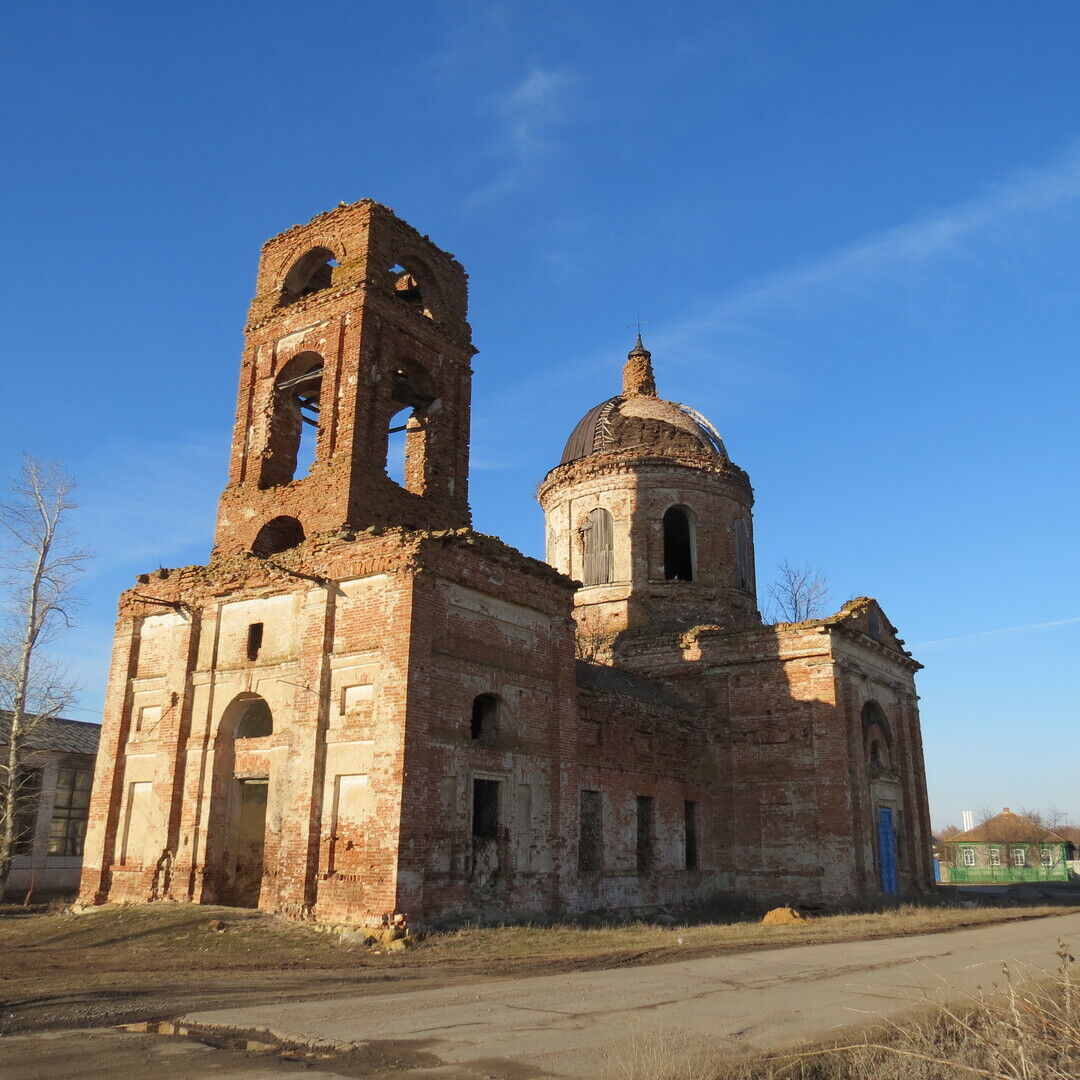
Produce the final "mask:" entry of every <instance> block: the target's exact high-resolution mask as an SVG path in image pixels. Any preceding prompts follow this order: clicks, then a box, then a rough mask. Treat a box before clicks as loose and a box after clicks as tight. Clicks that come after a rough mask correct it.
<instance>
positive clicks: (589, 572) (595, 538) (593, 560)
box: [581, 506, 615, 585]
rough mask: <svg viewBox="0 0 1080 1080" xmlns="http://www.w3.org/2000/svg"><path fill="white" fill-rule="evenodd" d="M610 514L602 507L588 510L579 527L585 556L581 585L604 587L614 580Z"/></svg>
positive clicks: (613, 545) (613, 553)
mask: <svg viewBox="0 0 1080 1080" xmlns="http://www.w3.org/2000/svg"><path fill="white" fill-rule="evenodd" d="M613 531H614V530H613V527H612V519H611V514H610V513H609V512H608V511H607V510H605V509H604V508H603V507H602V506H597V507H595V508H594V509H592V510H590V511H589V513H588V514H587V515H586V517H585V521H584V523H583V524H582V526H581V540H582V547H583V549H584V555H585V566H584V571H583V576H582V579H581V580H582V583H583V584H585V585H606V584H607V583H608V582H611V581H614V580H615V550H614V549H615V542H614V539H613V535H612V534H613Z"/></svg>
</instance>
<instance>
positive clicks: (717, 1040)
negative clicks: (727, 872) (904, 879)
mask: <svg viewBox="0 0 1080 1080" xmlns="http://www.w3.org/2000/svg"><path fill="white" fill-rule="evenodd" d="M1061 939H1064V940H1066V941H1069V942H1071V943H1073V944H1076V943H1080V915H1077V914H1073V915H1065V916H1061V917H1058V918H1046V919H1038V920H1033V921H1030V922H1017V923H1005V924H999V925H994V926H989V927H984V928H980V929H973V930H962V931H954V932H949V933H941V934H932V935H921V936H913V937H905V938H896V939H888V940H878V941H867V942H852V943H843V944H828V945H810V946H800V947H795V948H787V949H777V950H766V951H760V952H754V953H742V954H735V955H730V956H723V957H711V958H707V959H696V960H685V961H678V962H675V963H668V964H660V965H656V966H652V967H646V968H637V969H625V968H624V969H619V970H614V971H592V972H580V973H570V974H564V975H547V976H539V977H531V978H518V979H510V980H502V981H499V982H486V983H475V984H472V985H468V986H464V987H455V988H441V989H428V990H418V991H412V992H404V993H391V994H383V995H380V996H378V997H372V996H369V995H364V996H351V997H337V998H334V999H332V1000H320V1001H307V1002H292V1003H282V1002H277V1003H274V1004H262V1005H258V1006H250V1007H249V1006H245V1007H238V1008H231V1009H217V1010H213V1011H206V1012H200V1013H194V1014H191V1015H189V1016H187V1017H186V1018H184V1020H183V1021H181V1023H184V1024H187V1025H190V1026H191V1027H193V1028H196V1029H197V1030H200V1031H204V1032H205V1031H207V1030H209V1031H212V1032H219V1033H221V1037H222V1039H223V1040H224V1041H226V1042H227V1043H228V1046H227V1048H225V1049H210V1048H207V1047H206V1046H204V1045H196V1044H195V1043H193V1042H192V1041H190V1039H181V1038H166V1037H162V1036H154V1035H128V1034H120V1033H113V1032H84V1033H81V1034H78V1035H76V1034H74V1033H68V1034H64V1035H52V1036H47V1035H35V1036H13V1037H10V1038H8V1039H5V1040H4V1041H3V1044H0V1047H2V1050H3V1059H2V1060H3V1064H0V1078H2V1080H60V1078H61V1077H68V1076H74V1075H77V1076H79V1077H85V1078H86V1080H91V1078H96V1077H99V1076H100V1077H102V1078H104V1077H112V1076H117V1075H123V1076H125V1077H126V1078H128V1080H136V1078H137V1077H141V1076H144V1075H145V1076H150V1075H155V1076H158V1077H160V1076H162V1075H168V1076H169V1077H170V1078H177V1080H182V1078H184V1077H192V1078H196V1077H199V1078H201V1077H219V1078H222V1080H225V1078H227V1080H255V1078H256V1077H272V1076H301V1075H302V1076H304V1077H307V1078H308V1080H317V1078H320V1077H341V1076H356V1077H361V1076H366V1077H372V1078H375V1077H379V1078H382V1077H404V1078H408V1080H421V1078H436V1077H438V1078H447V1080H479V1078H482V1077H488V1078H505V1080H526V1078H529V1077H541V1076H555V1077H567V1078H573V1077H577V1078H584V1077H588V1078H592V1080H595V1078H597V1077H602V1076H605V1075H618V1074H619V1073H618V1070H619V1067H620V1066H619V1063H620V1061H621V1060H623V1059H624V1058H625V1057H626V1056H627V1054H632V1053H633V1049H632V1047H633V1044H634V1043H635V1042H638V1043H641V1044H643V1045H644V1044H650V1043H651V1044H655V1042H656V1041H657V1039H658V1037H661V1036H662V1037H675V1038H676V1039H685V1040H690V1041H704V1042H707V1043H708V1044H709V1045H711V1047H712V1048H713V1049H715V1050H716V1051H717V1052H739V1051H746V1050H751V1049H761V1048H771V1047H782V1046H787V1045H793V1044H797V1043H800V1042H803V1041H806V1040H808V1039H817V1038H820V1037H825V1036H828V1035H829V1034H833V1033H837V1032H839V1031H840V1030H841V1029H842V1028H844V1027H848V1026H851V1025H853V1024H859V1023H865V1022H866V1021H867V1020H871V1019H874V1018H875V1017H881V1016H895V1015H896V1014H898V1013H900V1012H903V1011H904V1010H907V1009H909V1008H910V1007H911V1006H912V1005H913V1004H917V1003H919V1002H920V1001H922V1000H924V998H925V996H926V995H928V994H929V995H936V996H938V997H943V996H956V995H957V994H958V993H959V991H960V990H974V989H975V988H977V987H983V988H990V987H991V986H992V985H993V984H994V983H995V982H997V981H999V980H1000V979H1001V964H1002V963H1003V962H1004V961H1010V962H1012V963H1016V962H1019V963H1023V964H1028V965H1035V966H1039V967H1044V968H1048V967H1052V966H1053V964H1054V955H1053V954H1054V951H1055V949H1056V948H1057V945H1058V941H1059V940H1061ZM237 1031H243V1032H247V1033H249V1034H248V1035H246V1036H245V1037H244V1038H245V1039H255V1040H256V1041H257V1042H265V1043H267V1044H272V1043H275V1042H276V1041H277V1039H284V1040H285V1041H286V1042H289V1043H295V1044H307V1045H308V1046H309V1047H310V1046H312V1045H314V1047H315V1048H314V1049H313V1050H309V1051H308V1053H309V1055H311V1056H309V1057H308V1058H307V1059H303V1058H302V1054H301V1053H300V1052H299V1051H297V1052H295V1053H294V1055H293V1057H294V1058H295V1060H292V1061H290V1060H282V1057H281V1055H280V1053H275V1052H274V1048H273V1046H271V1045H267V1046H263V1047H259V1046H256V1047H255V1048H254V1049H246V1046H247V1043H246V1042H245V1041H244V1039H241V1040H240V1041H238V1042H235V1041H234V1042H229V1041H228V1039H227V1036H229V1035H230V1034H231V1033H234V1032H237ZM259 1031H263V1032H272V1033H273V1035H252V1034H250V1033H252V1032H259ZM50 1040H51V1041H50ZM65 1040H79V1043H78V1045H76V1044H75V1043H71V1042H68V1043H67V1044H66V1045H65ZM230 1047H231V1048H230ZM80 1048H81V1049H82V1051H83V1052H82V1054H81V1056H80V1053H79V1050H80ZM319 1054H323V1055H325V1056H318V1055H319ZM63 1068H66V1069H67V1071H66V1072H65V1071H60V1070H62V1069H63Z"/></svg>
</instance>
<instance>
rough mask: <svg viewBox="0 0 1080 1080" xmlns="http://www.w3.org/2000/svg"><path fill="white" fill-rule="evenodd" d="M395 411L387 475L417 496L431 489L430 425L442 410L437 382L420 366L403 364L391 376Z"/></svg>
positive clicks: (390, 427)
mask: <svg viewBox="0 0 1080 1080" xmlns="http://www.w3.org/2000/svg"><path fill="white" fill-rule="evenodd" d="M390 396H391V400H392V403H393V406H394V412H393V414H392V415H391V417H390V423H389V425H388V427H387V432H386V475H387V476H389V477H390V479H391V480H393V481H394V482H395V483H396V484H399V485H400V486H401V487H403V488H405V490H406V491H411V492H413V494H415V495H423V494H424V492H425V490H426V488H427V454H428V425H429V423H430V420H431V415H432V414H433V413H434V412H437V411H438V407H439V399H438V394H437V391H436V388H435V383H434V380H433V379H432V378H431V376H430V374H428V372H427V371H425V370H424V369H423V368H422V367H420V365H419V364H415V363H412V362H410V361H407V360H402V361H399V362H398V363H397V364H396V365H395V366H394V370H393V374H392V376H391V386H390Z"/></svg>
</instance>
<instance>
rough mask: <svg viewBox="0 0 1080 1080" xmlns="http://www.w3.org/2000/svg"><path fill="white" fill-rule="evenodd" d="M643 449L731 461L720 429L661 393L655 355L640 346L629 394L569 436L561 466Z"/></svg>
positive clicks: (629, 375) (630, 368) (628, 374)
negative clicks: (658, 395)
mask: <svg viewBox="0 0 1080 1080" xmlns="http://www.w3.org/2000/svg"><path fill="white" fill-rule="evenodd" d="M622 451H625V452H628V453H629V452H638V453H640V454H641V455H642V456H646V457H676V458H680V457H687V456H690V457H696V458H699V457H701V456H702V455H705V456H708V457H711V458H713V459H719V460H721V461H727V460H728V455H727V450H725V448H724V442H723V440H722V439H721V438H720V433H719V432H718V431H717V430H716V428H715V427H713V425H712V424H711V423H710V422H709V421H708V420H707V419H706V418H705V417H704V416H702V415H701V413H699V412H698V411H697V410H696V409H692V408H690V406H688V405H680V404H678V403H677V402H674V401H665V400H664V399H663V398H659V397H657V396H656V383H655V381H654V380H653V373H652V355H651V353H649V351H648V350H647V349H646V348H645V347H644V345H642V343H641V337H640V335H639V336H638V340H637V344H636V345H635V346H634V348H633V349H632V350H631V352H630V355H629V356H628V357H627V361H626V368H625V369H624V371H623V392H622V394H620V395H619V396H618V397H613V398H609V399H608V400H607V401H603V402H601V403H600V404H599V405H596V406H595V407H593V408H592V409H590V410H589V411H588V412H587V413H586V414H585V415H584V416H583V417H582V418H581V419H580V420H579V421H578V423H577V425H576V427H575V428H574V430H573V431H572V432H571V433H570V438H569V439H567V440H566V447H565V448H564V450H563V455H562V460H561V462H560V464H562V465H565V464H567V463H568V462H570V461H576V460H577V459H578V458H583V457H589V456H590V455H592V454H609V453H618V452H622Z"/></svg>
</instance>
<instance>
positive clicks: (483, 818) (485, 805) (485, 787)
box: [472, 780, 499, 840]
mask: <svg viewBox="0 0 1080 1080" xmlns="http://www.w3.org/2000/svg"><path fill="white" fill-rule="evenodd" d="M472 834H473V836H476V837H480V838H482V839H485V840H496V839H498V836H499V781H498V780H474V781H473V817H472Z"/></svg>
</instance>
